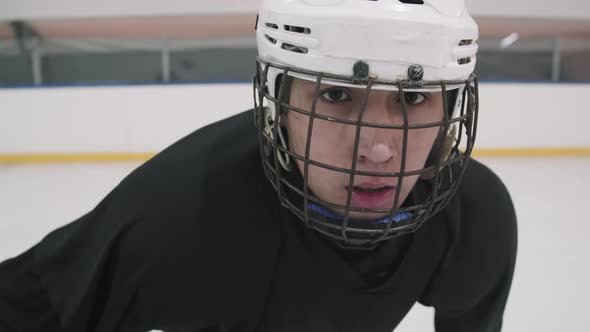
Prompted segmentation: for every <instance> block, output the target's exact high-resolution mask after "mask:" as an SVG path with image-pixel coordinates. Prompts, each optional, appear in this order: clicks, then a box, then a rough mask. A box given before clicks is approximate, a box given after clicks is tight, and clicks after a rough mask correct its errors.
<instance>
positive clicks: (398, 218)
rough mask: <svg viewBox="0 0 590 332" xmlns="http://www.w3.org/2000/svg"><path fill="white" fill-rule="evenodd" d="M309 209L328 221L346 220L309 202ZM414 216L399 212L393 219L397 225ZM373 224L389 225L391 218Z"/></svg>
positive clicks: (372, 221)
mask: <svg viewBox="0 0 590 332" xmlns="http://www.w3.org/2000/svg"><path fill="white" fill-rule="evenodd" d="M307 208H308V209H310V210H311V211H313V212H315V213H318V214H320V215H321V216H323V217H325V218H328V219H332V220H337V221H341V220H344V217H343V216H341V215H338V214H336V213H334V212H332V211H330V210H328V209H327V208H325V207H323V206H321V205H318V204H316V203H313V202H309V203H308V204H307ZM413 217H414V215H413V214H412V213H410V212H398V213H396V214H395V216H394V217H393V220H394V221H395V222H396V223H399V222H402V221H404V220H407V219H410V218H413ZM370 222H371V223H372V224H387V223H388V222H389V217H384V218H381V219H377V220H371V221H370Z"/></svg>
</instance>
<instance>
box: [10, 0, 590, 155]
mask: <svg viewBox="0 0 590 332" xmlns="http://www.w3.org/2000/svg"><path fill="white" fill-rule="evenodd" d="M257 4H258V0H224V1H220V0H200V1H186V0H166V1H164V0H151V1H139V0H126V1H119V0H117V1H115V0H105V1H100V2H97V1H79V0H77V1H74V0H55V1H51V2H42V1H35V0H2V1H1V2H0V98H1V100H2V107H0V116H1V117H2V119H3V121H0V161H2V160H3V161H10V160H15V158H16V159H18V158H20V159H18V160H22V158H23V155H28V156H29V157H31V158H32V159H35V157H34V156H35V154H80V153H86V154H88V153H103V155H102V156H101V158H108V154H109V153H119V154H125V153H129V154H131V153H144V154H153V153H155V152H157V151H159V150H161V149H162V148H164V147H165V146H167V145H169V144H170V143H172V142H174V141H175V140H176V139H178V138H179V137H181V136H183V135H185V134H188V133H189V132H191V131H192V130H195V129H197V128H199V127H200V126H203V125H205V124H207V123H211V122H213V121H216V120H219V119H222V118H224V117H227V116H229V115H232V114H235V113H238V112H241V111H244V110H246V109H248V108H250V107H251V104H252V102H251V97H250V96H251V91H250V90H251V85H250V84H249V82H250V79H251V76H252V72H253V68H254V61H255V56H256V49H255V39H254V29H253V28H254V22H255V15H256V14H255V12H256V6H257ZM468 5H469V7H470V8H471V10H472V13H473V15H474V16H475V19H476V21H478V23H479V25H480V30H481V33H480V34H481V38H480V40H479V45H480V53H479V56H478V64H477V69H476V71H477V73H478V75H479V77H480V80H481V81H482V89H481V100H482V102H481V105H482V108H481V118H482V121H481V127H480V131H479V136H478V138H479V141H478V147H479V151H478V152H479V153H488V154H489V153H492V154H503V153H508V154H510V153H512V154H514V153H516V154H518V153H520V154H539V153H541V154H543V153H544V154H555V153H562V154H574V155H579V154H586V155H589V154H590V135H589V134H587V133H586V127H587V125H586V123H588V120H590V117H589V115H588V112H586V111H585V108H583V107H580V106H579V103H578V101H579V99H580V98H582V96H586V95H590V84H587V83H588V82H590V65H589V61H588V59H590V2H588V1H583V0H564V1H560V2H554V1H548V0H543V1H533V0H519V1H508V0H498V1H493V2H491V1H484V0H471V1H468ZM514 119H518V120H519V121H517V122H515V121H513V120H514ZM558 119H559V120H558ZM567 119H570V120H572V121H568V120H567ZM535 149H536V150H535ZM508 150H512V151H508ZM533 150H534V151H533ZM558 150H559V151H558ZM515 151H516V152H515ZM105 153H106V154H105ZM15 155H19V156H20V157H19V156H16V157H15ZM144 157H145V155H142V156H140V158H144ZM31 158H29V159H31Z"/></svg>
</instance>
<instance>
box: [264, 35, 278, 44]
mask: <svg viewBox="0 0 590 332" xmlns="http://www.w3.org/2000/svg"><path fill="white" fill-rule="evenodd" d="M264 37H266V40H268V41H269V42H271V43H273V44H276V43H277V40H276V39H274V38H272V37H271V36H269V35H264Z"/></svg>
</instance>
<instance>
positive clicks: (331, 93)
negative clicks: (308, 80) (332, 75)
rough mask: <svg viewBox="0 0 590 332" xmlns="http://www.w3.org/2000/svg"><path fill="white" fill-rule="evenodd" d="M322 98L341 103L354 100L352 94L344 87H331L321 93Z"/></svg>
mask: <svg viewBox="0 0 590 332" xmlns="http://www.w3.org/2000/svg"><path fill="white" fill-rule="evenodd" d="M320 95H321V96H322V98H323V99H324V100H326V101H328V102H331V103H341V102H345V101H349V100H352V98H351V97H350V94H348V92H346V91H345V90H342V89H331V90H328V91H324V92H322V93H321V94H320Z"/></svg>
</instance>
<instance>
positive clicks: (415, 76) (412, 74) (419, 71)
mask: <svg viewBox="0 0 590 332" xmlns="http://www.w3.org/2000/svg"><path fill="white" fill-rule="evenodd" d="M408 77H409V78H410V81H422V78H424V68H422V66H420V65H411V66H410V68H409V69H408Z"/></svg>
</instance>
